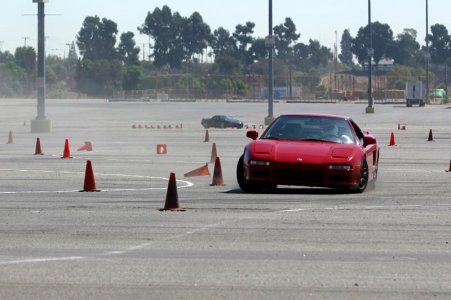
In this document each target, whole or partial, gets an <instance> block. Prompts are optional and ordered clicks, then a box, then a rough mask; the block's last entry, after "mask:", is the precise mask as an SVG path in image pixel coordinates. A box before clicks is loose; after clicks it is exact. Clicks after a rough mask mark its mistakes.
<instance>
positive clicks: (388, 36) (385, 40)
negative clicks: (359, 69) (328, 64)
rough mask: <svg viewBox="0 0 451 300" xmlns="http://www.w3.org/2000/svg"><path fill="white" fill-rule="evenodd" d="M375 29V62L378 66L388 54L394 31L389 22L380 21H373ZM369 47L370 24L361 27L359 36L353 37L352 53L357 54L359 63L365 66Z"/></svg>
mask: <svg viewBox="0 0 451 300" xmlns="http://www.w3.org/2000/svg"><path fill="white" fill-rule="evenodd" d="M371 26H372V29H373V50H374V56H373V59H374V63H375V64H376V66H377V65H378V64H379V61H380V60H381V59H382V58H384V57H386V56H387V49H388V46H389V45H390V44H391V43H392V41H393V31H392V30H391V29H390V26H389V25H388V24H382V23H379V22H374V23H371ZM368 48H369V26H368V25H366V26H365V27H360V29H359V31H358V33H357V36H356V37H355V38H354V39H352V46H351V49H352V53H354V54H355V55H356V56H357V59H358V61H359V63H360V64H361V65H362V66H363V65H364V64H365V62H366V59H367V58H368Z"/></svg>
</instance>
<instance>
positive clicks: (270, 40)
mask: <svg viewBox="0 0 451 300" xmlns="http://www.w3.org/2000/svg"><path fill="white" fill-rule="evenodd" d="M268 19H269V21H268V23H269V26H268V27H269V28H268V29H269V30H268V31H269V34H268V36H267V37H266V38H265V47H266V48H267V49H268V51H269V59H268V116H267V117H266V118H265V124H266V125H269V124H271V122H272V121H273V120H274V114H273V102H274V101H273V100H274V71H273V54H274V46H275V44H276V40H275V37H274V36H273V28H272V0H269V18H268Z"/></svg>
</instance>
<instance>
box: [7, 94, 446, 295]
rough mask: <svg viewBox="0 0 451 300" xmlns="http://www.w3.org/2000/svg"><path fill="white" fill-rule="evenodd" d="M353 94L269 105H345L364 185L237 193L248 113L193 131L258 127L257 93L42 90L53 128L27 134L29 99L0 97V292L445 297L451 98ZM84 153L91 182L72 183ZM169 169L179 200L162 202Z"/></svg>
mask: <svg viewBox="0 0 451 300" xmlns="http://www.w3.org/2000/svg"><path fill="white" fill-rule="evenodd" d="M365 107H366V105H365V104H353V103H336V104H335V103H329V104H313V103H284V102H279V103H275V104H274V113H275V115H278V114H281V113H287V112H318V113H333V114H340V115H348V116H350V117H351V118H352V119H354V120H355V121H356V123H357V124H359V125H360V127H362V129H364V130H368V131H370V132H371V133H372V134H374V135H375V137H376V138H377V140H378V143H379V144H380V147H381V153H380V169H379V177H378V181H377V183H376V186H375V187H374V189H371V190H367V191H365V192H364V193H363V194H346V193H342V192H337V191H334V190H329V189H319V188H309V187H281V188H279V189H278V190H277V191H276V192H274V193H268V194H245V193H242V192H241V191H240V189H239V187H238V184H237V182H236V179H235V167H236V163H237V161H238V158H239V156H240V155H241V153H242V151H243V147H244V146H245V145H246V143H247V142H248V141H249V140H248V139H247V138H246V137H245V133H246V129H213V128H211V129H209V130H208V135H209V141H205V136H206V130H205V129H204V128H203V127H202V126H201V124H200V121H201V119H202V118H204V117H210V116H212V115H215V114H228V115H231V116H234V117H236V118H238V119H240V120H242V121H243V122H244V123H245V124H246V125H248V127H249V128H253V127H254V126H255V128H256V129H257V130H259V131H262V130H263V129H262V128H261V127H263V126H260V125H263V120H264V118H265V117H266V116H267V111H268V108H267V105H266V104H262V103H226V102H212V101H202V102H177V103H166V102H161V103H160V102H155V103H143V102H136V103H125V102H116V103H110V102H107V101H106V100H86V99H74V100H52V99H50V100H47V101H46V115H47V117H48V118H49V119H50V120H51V121H52V125H53V128H52V132H50V133H42V134H35V133H31V132H30V120H31V119H33V118H35V117H36V114H37V110H36V101H35V100H34V99H0V241H1V244H0V299H450V298H451V245H450V243H451V217H450V215H451V196H450V195H451V172H446V171H447V170H449V169H450V168H451V162H450V158H451V105H450V104H448V105H427V106H426V107H421V108H420V107H411V108H407V107H405V106H404V105H402V104H384V105H376V106H375V110H376V112H375V113H374V114H367V113H365ZM403 128H405V129H404V130H403ZM391 133H393V137H394V139H395V143H396V145H395V146H389V142H390V137H391ZM430 133H432V137H433V138H432V140H431V141H428V139H429V137H430ZM2 138H3V141H1V139H2ZM10 138H11V140H10ZM37 138H39V140H40V144H41V147H42V152H43V155H35V154H34V153H35V146H36V141H37ZM66 139H67V140H68V142H69V150H70V153H71V156H72V158H61V157H62V156H63V154H64V150H65V140H66ZM86 141H90V142H91V143H92V146H93V149H92V151H77V149H78V148H80V147H81V146H82V145H84V143H85V142H86ZM9 142H11V143H9ZM159 145H160V146H161V145H164V146H165V149H166V153H165V154H159V153H158V149H159ZM213 145H214V146H215V147H216V150H217V156H218V157H219V158H220V162H221V171H222V174H221V175H222V177H223V183H224V184H223V185H212V183H213V179H214V176H213V171H214V163H212V162H211V156H212V152H213ZM88 160H89V161H91V162H92V168H93V175H94V177H95V184H96V187H97V189H99V190H100V192H80V190H83V187H84V181H85V175H86V173H85V172H86V164H87V161H88ZM205 166H207V167H208V170H209V173H210V175H209V176H208V175H207V176H196V177H184V174H186V173H187V172H190V171H192V170H196V169H198V168H205ZM203 170H204V171H205V169H203ZM170 173H174V174H175V177H176V185H177V190H176V191H177V196H178V197H177V200H178V201H177V202H178V204H179V206H180V207H181V208H183V209H185V211H177V212H175V211H174V212H173V211H160V210H159V209H161V208H163V207H164V206H165V204H166V200H167V197H166V196H167V192H168V179H169V177H170Z"/></svg>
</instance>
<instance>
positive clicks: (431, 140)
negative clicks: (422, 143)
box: [428, 129, 434, 142]
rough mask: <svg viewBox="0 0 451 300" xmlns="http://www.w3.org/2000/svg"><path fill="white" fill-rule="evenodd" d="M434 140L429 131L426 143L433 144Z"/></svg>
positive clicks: (430, 130)
mask: <svg viewBox="0 0 451 300" xmlns="http://www.w3.org/2000/svg"><path fill="white" fill-rule="evenodd" d="M433 141H434V138H433V137H432V129H429V136H428V142H433Z"/></svg>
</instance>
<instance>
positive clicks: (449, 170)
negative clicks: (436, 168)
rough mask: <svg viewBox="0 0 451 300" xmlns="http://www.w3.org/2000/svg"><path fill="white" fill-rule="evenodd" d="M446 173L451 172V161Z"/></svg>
mask: <svg viewBox="0 0 451 300" xmlns="http://www.w3.org/2000/svg"><path fill="white" fill-rule="evenodd" d="M446 172H451V159H450V160H449V168H448V170H446Z"/></svg>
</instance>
